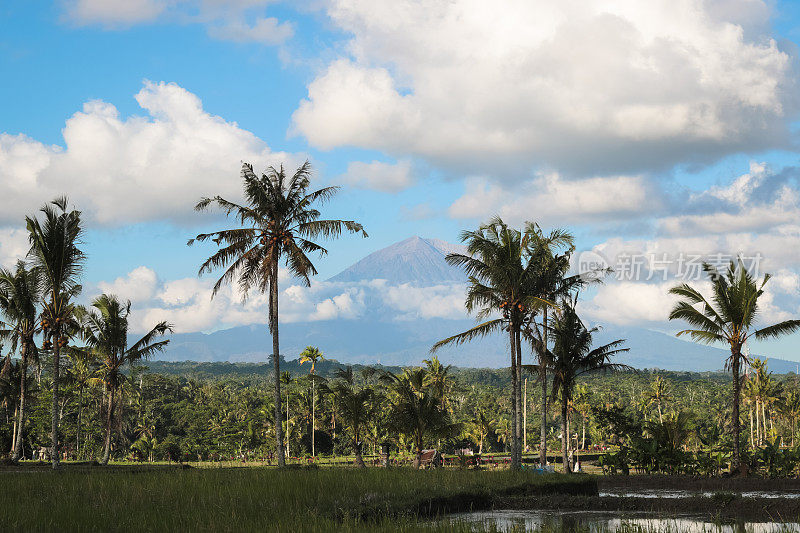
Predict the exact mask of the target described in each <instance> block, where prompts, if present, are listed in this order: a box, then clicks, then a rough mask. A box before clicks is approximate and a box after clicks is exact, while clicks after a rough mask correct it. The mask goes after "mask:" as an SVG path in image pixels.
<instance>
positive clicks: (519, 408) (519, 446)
mask: <svg viewBox="0 0 800 533" xmlns="http://www.w3.org/2000/svg"><path fill="white" fill-rule="evenodd" d="M520 336H521V333H520V330H519V328H517V329H516V331H515V332H514V343H515V344H516V346H517V350H516V351H517V389H516V390H517V466H518V467H520V466H521V465H522V441H523V440H524V439H523V436H522V432H523V430H524V425H523V423H522V340H521V338H520Z"/></svg>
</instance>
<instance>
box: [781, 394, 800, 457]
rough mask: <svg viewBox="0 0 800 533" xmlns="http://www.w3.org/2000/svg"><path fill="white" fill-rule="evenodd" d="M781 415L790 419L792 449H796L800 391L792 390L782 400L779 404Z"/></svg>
mask: <svg viewBox="0 0 800 533" xmlns="http://www.w3.org/2000/svg"><path fill="white" fill-rule="evenodd" d="M778 407H779V409H780V412H781V414H782V415H783V416H784V417H785V418H788V419H789V421H790V422H791V428H792V448H794V437H795V434H796V433H797V417H798V416H800V390H797V389H790V390H788V391H787V392H786V394H785V395H784V397H783V398H781V401H780V403H779V404H778Z"/></svg>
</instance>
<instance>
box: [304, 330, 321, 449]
mask: <svg viewBox="0 0 800 533" xmlns="http://www.w3.org/2000/svg"><path fill="white" fill-rule="evenodd" d="M323 360H325V356H324V355H323V354H322V352H321V351H320V349H319V348H316V347H314V346H306V349H305V350H303V352H302V353H301V354H300V366H303V365H304V364H306V363H310V364H311V368H309V370H308V374H309V378H310V379H311V457H316V456H317V453H316V449H315V446H314V434H315V433H316V431H317V395H316V374H315V372H316V370H317V362H318V361H323Z"/></svg>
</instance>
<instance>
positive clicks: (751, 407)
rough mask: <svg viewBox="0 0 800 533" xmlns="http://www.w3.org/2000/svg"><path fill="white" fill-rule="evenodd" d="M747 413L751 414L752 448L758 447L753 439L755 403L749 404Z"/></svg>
mask: <svg viewBox="0 0 800 533" xmlns="http://www.w3.org/2000/svg"><path fill="white" fill-rule="evenodd" d="M747 414H748V415H750V448H751V449H753V448H755V447H756V442H755V441H754V440H753V404H748V405H747Z"/></svg>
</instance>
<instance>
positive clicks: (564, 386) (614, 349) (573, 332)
mask: <svg viewBox="0 0 800 533" xmlns="http://www.w3.org/2000/svg"><path fill="white" fill-rule="evenodd" d="M576 301H577V297H576V299H575V300H573V301H572V302H569V301H564V303H563V305H562V311H561V312H560V313H557V314H556V316H555V317H554V319H553V328H552V330H551V332H550V338H551V340H552V341H553V352H552V356H551V360H552V362H553V391H552V395H553V399H555V398H556V396H557V395H558V396H560V399H561V455H562V461H563V463H562V464H563V465H564V472H565V473H569V472H570V471H571V469H570V468H569V457H568V450H567V448H568V444H569V429H568V425H567V424H568V416H569V413H568V410H569V405H570V402H572V400H573V395H574V392H575V385H576V381H577V378H578V377H579V376H581V375H583V374H587V373H590V372H597V371H608V370H620V369H624V368H628V367H627V366H625V365H620V364H615V363H612V362H611V358H612V357H613V356H615V355H617V354H620V353H622V352H627V351H628V348H619V346H621V345H622V343H624V342H625V341H624V340H621V339H620V340H616V341H614V342H610V343H608V344H604V345H602V346H599V347H597V348H592V346H593V340H592V337H593V336H594V334H595V333H596V332H597V331H598V330H599V328H598V327H594V328H591V329H587V328H586V326H585V325H584V324H583V322H582V321H581V319H580V318H579V317H578V314H577V313H576V312H575V303H576Z"/></svg>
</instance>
